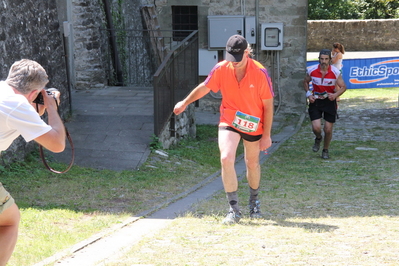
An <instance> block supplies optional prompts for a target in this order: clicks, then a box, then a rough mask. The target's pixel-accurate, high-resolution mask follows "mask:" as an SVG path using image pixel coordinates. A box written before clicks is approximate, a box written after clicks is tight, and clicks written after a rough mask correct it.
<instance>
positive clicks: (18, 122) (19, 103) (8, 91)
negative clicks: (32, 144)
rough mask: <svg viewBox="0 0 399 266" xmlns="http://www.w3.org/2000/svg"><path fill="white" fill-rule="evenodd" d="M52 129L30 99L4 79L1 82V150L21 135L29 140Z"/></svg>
mask: <svg viewBox="0 0 399 266" xmlns="http://www.w3.org/2000/svg"><path fill="white" fill-rule="evenodd" d="M50 130H51V126H49V125H47V124H46V123H45V122H44V121H43V120H42V119H41V118H40V116H39V114H38V113H37V112H36V110H35V108H33V106H32V105H31V104H30V103H29V101H28V100H27V99H26V98H25V97H24V96H23V95H20V94H16V93H15V92H14V90H13V89H12V88H11V87H10V86H8V84H7V83H5V82H4V81H1V82H0V151H3V150H6V149H7V148H8V147H9V146H10V145H11V143H12V142H13V141H14V139H16V138H17V137H18V136H19V135H22V137H23V138H24V139H25V140H26V141H27V142H28V141H31V140H33V139H35V138H37V137H40V136H41V135H43V134H46V133H47V132H49V131H50Z"/></svg>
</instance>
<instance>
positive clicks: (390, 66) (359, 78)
mask: <svg viewBox="0 0 399 266" xmlns="http://www.w3.org/2000/svg"><path fill="white" fill-rule="evenodd" d="M314 64H318V61H308V62H307V67H309V66H312V65H314ZM342 77H343V79H344V81H345V84H346V87H347V89H367V88H388V87H399V57H384V58H364V59H344V60H343V62H342Z"/></svg>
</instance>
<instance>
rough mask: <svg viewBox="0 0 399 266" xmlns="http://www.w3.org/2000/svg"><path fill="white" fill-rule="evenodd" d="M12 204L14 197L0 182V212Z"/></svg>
mask: <svg viewBox="0 0 399 266" xmlns="http://www.w3.org/2000/svg"><path fill="white" fill-rule="evenodd" d="M13 204H14V199H13V198H12V197H11V195H10V193H8V191H7V190H6V189H5V188H4V187H3V184H2V183H0V214H1V213H2V212H3V211H5V210H6V209H7V208H9V207H10V206H11V205H13Z"/></svg>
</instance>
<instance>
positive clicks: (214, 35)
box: [208, 16, 244, 50]
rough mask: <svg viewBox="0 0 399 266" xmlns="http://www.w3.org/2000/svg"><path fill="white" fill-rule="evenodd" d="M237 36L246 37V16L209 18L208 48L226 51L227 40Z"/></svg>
mask: <svg viewBox="0 0 399 266" xmlns="http://www.w3.org/2000/svg"><path fill="white" fill-rule="evenodd" d="M235 34H239V35H243V36H244V16H208V47H209V49H210V50H212V49H214V50H223V49H226V42H227V40H228V39H229V38H230V37H231V36H232V35H235Z"/></svg>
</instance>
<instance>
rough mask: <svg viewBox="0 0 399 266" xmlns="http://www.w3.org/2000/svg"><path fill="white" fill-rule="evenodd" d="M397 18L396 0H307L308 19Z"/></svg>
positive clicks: (398, 16)
mask: <svg viewBox="0 0 399 266" xmlns="http://www.w3.org/2000/svg"><path fill="white" fill-rule="evenodd" d="M392 18H399V1H398V0H309V2H308V19H309V20H317V19H327V20H336V19H392Z"/></svg>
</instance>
